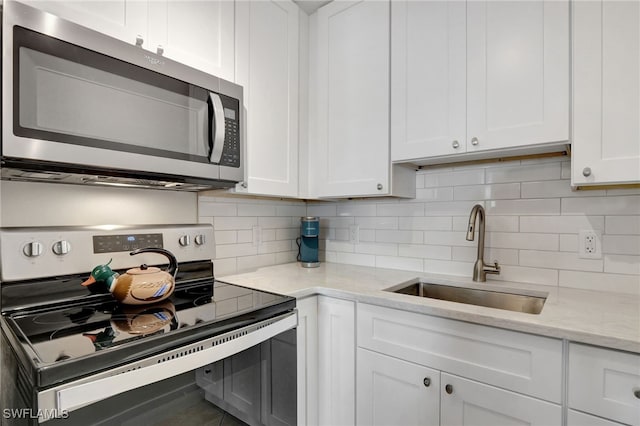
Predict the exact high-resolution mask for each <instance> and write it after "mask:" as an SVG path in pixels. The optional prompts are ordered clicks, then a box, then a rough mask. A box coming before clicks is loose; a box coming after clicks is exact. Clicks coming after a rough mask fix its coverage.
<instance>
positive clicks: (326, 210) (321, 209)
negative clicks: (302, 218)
mask: <svg viewBox="0 0 640 426" xmlns="http://www.w3.org/2000/svg"><path fill="white" fill-rule="evenodd" d="M337 214H338V206H337V205H336V203H326V204H324V203H323V204H315V203H310V204H308V205H307V216H318V217H332V216H336V215H337Z"/></svg>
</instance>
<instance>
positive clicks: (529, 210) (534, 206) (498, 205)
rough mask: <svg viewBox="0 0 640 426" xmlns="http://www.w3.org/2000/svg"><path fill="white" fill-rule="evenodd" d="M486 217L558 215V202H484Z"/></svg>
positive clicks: (548, 199)
mask: <svg viewBox="0 0 640 426" xmlns="http://www.w3.org/2000/svg"><path fill="white" fill-rule="evenodd" d="M484 208H485V210H486V212H487V215H518V216H521V215H537V214H540V215H543V214H548V215H558V214H560V200H559V199H557V198H544V199H527V200H490V201H485V205H484Z"/></svg>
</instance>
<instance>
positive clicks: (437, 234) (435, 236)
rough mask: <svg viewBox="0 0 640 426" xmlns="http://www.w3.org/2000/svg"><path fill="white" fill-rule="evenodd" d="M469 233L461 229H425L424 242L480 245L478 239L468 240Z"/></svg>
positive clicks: (447, 244)
mask: <svg viewBox="0 0 640 426" xmlns="http://www.w3.org/2000/svg"><path fill="white" fill-rule="evenodd" d="M466 237H467V233H466V232H460V231H425V232H424V242H425V243H426V244H432V245H437V246H463V247H471V246H477V245H478V242H477V241H478V239H477V238H476V239H475V241H467V238H466Z"/></svg>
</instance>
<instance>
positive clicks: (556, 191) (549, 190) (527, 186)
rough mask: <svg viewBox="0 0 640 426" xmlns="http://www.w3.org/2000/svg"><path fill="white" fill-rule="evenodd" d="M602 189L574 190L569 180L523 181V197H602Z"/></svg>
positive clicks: (603, 193)
mask: <svg viewBox="0 0 640 426" xmlns="http://www.w3.org/2000/svg"><path fill="white" fill-rule="evenodd" d="M604 195H605V192H604V190H601V191H594V190H589V191H573V190H572V189H571V183H570V182H569V181H568V180H548V181H540V182H523V183H522V198H563V197H602V196H604Z"/></svg>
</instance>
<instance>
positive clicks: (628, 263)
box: [604, 254, 640, 280]
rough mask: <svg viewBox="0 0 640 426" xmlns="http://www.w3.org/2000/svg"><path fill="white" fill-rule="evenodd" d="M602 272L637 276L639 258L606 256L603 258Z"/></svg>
mask: <svg viewBox="0 0 640 426" xmlns="http://www.w3.org/2000/svg"><path fill="white" fill-rule="evenodd" d="M604 272H610V273H612V274H629V275H636V276H638V275H640V256H624V255H619V254H607V255H605V256H604ZM638 280H640V278H638Z"/></svg>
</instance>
